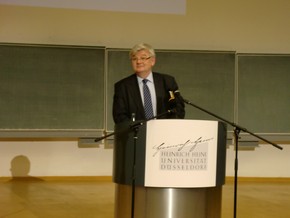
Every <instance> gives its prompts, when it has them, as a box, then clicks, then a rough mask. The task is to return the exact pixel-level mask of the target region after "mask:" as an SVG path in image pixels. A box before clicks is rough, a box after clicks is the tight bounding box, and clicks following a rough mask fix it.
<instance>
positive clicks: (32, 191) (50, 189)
mask: <svg viewBox="0 0 290 218" xmlns="http://www.w3.org/2000/svg"><path fill="white" fill-rule="evenodd" d="M114 189H115V187H114V184H113V183H112V182H110V181H94V180H87V181H86V180H85V181H84V180H80V181H43V180H40V179H36V178H30V179H26V180H10V181H0V217H1V218H35V217H40V218H52V217H53V218H58V217H66V218H80V217H81V218H113V217H114ZM237 190H238V191H237V194H238V195H237V213H236V217H237V218H274V217H275V218H289V217H290V182H289V181H284V182H281V181H279V182H276V181H270V182H265V181H260V182H239V184H238V189H237ZM233 200H234V185H233V182H231V181H229V182H227V183H226V185H224V187H223V202H222V203H223V206H222V218H230V217H234V215H233V213H234V212H233V211H234V209H233V208H234V205H233ZM180 218H181V217H180Z"/></svg>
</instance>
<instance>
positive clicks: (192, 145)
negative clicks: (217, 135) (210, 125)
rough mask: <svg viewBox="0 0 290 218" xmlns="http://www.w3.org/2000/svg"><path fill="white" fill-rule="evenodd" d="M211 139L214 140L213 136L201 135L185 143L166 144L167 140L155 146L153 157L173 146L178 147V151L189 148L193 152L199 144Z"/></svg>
mask: <svg viewBox="0 0 290 218" xmlns="http://www.w3.org/2000/svg"><path fill="white" fill-rule="evenodd" d="M211 140H213V138H209V139H203V138H202V137H199V138H197V139H196V140H191V139H188V140H187V141H185V142H184V143H180V144H173V145H170V144H166V143H165V142H163V143H161V144H160V145H155V146H153V149H154V150H155V152H154V154H153V157H155V156H156V155H157V154H158V153H159V152H160V151H162V150H167V149H172V148H177V151H182V150H184V149H185V148H189V152H192V151H194V149H196V147H197V145H198V144H201V143H204V142H208V141H211Z"/></svg>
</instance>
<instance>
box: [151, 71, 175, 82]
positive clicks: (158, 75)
mask: <svg viewBox="0 0 290 218" xmlns="http://www.w3.org/2000/svg"><path fill="white" fill-rule="evenodd" d="M153 78H154V79H158V80H165V81H174V80H175V79H174V77H173V76H171V75H169V74H165V73H158V72H153Z"/></svg>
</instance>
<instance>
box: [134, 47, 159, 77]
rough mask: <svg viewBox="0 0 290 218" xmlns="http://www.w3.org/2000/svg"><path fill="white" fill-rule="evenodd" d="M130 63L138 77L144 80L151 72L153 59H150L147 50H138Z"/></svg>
mask: <svg viewBox="0 0 290 218" xmlns="http://www.w3.org/2000/svg"><path fill="white" fill-rule="evenodd" d="M131 61H132V67H133V70H134V72H135V73H136V74H137V75H138V76H140V77H142V78H145V77H147V76H148V74H149V73H150V72H151V71H152V67H153V66H154V64H155V57H151V56H150V53H149V52H148V51H147V50H140V51H138V52H137V53H136V54H135V55H134V56H133V57H131Z"/></svg>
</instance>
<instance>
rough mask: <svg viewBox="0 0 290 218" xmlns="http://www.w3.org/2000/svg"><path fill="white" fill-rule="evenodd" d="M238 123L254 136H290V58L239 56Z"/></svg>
mask: <svg viewBox="0 0 290 218" xmlns="http://www.w3.org/2000/svg"><path fill="white" fill-rule="evenodd" d="M237 57H238V121H239V123H240V124H241V125H243V126H244V127H247V128H248V129H249V130H252V131H254V132H257V133H288V134H289V133H290V55H263V54H238V56H237Z"/></svg>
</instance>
